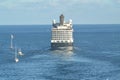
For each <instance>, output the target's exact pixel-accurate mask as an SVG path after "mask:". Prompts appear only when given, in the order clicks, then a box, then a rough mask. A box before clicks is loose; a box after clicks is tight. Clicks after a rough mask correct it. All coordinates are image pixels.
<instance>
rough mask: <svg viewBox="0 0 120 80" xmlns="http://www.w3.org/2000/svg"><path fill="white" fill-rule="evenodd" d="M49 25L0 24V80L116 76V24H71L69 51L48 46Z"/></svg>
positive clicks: (119, 73) (119, 69)
mask: <svg viewBox="0 0 120 80" xmlns="http://www.w3.org/2000/svg"><path fill="white" fill-rule="evenodd" d="M51 28H52V27H51V25H1V26H0V80H120V25H117V24H111V25H110V24H105V25H102V24H101V25H73V28H74V33H73V37H74V50H73V51H60V50H55V51H51V50H50V40H51ZM11 34H13V35H14V40H13V44H14V46H16V47H17V48H21V50H22V52H23V53H24V56H18V58H19V62H18V63H16V62H15V61H14V56H15V53H14V50H11V49H10V35H11Z"/></svg>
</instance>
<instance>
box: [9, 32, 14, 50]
mask: <svg viewBox="0 0 120 80" xmlns="http://www.w3.org/2000/svg"><path fill="white" fill-rule="evenodd" d="M13 38H14V36H13V35H12V34H11V43H10V48H11V49H13Z"/></svg>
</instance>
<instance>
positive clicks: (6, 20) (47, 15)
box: [0, 0, 120, 25]
mask: <svg viewBox="0 0 120 80" xmlns="http://www.w3.org/2000/svg"><path fill="white" fill-rule="evenodd" d="M60 14H64V16H65V20H66V21H67V20H69V19H72V20H73V24H120V0H0V25H25V24H51V21H52V20H53V19H56V21H57V22H58V21H59V15H60Z"/></svg>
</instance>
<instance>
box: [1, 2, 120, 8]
mask: <svg viewBox="0 0 120 80" xmlns="http://www.w3.org/2000/svg"><path fill="white" fill-rule="evenodd" d="M116 3H117V4H120V0H1V1H0V7H4V8H10V9H12V8H24V9H25V8H49V7H54V8H56V7H59V8H62V7H66V6H67V7H69V6H76V4H77V5H78V4H99V5H103V4H104V5H111V4H116Z"/></svg>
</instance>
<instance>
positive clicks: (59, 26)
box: [51, 14, 73, 50]
mask: <svg viewBox="0 0 120 80" xmlns="http://www.w3.org/2000/svg"><path fill="white" fill-rule="evenodd" d="M52 26H53V27H52V33H51V49H52V50H56V49H66V50H73V28H72V20H71V19H70V20H69V21H68V22H65V21H64V15H63V14H61V15H60V23H56V21H55V20H53V22H52Z"/></svg>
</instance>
